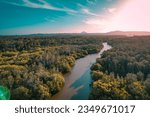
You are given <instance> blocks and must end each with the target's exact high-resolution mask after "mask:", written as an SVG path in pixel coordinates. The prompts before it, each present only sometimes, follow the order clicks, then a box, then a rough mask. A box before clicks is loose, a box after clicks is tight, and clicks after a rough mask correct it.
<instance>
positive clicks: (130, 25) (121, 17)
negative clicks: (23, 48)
mask: <svg viewBox="0 0 150 117" xmlns="http://www.w3.org/2000/svg"><path fill="white" fill-rule="evenodd" d="M149 5H150V1H149V0H102V1H100V0H80V1H79V2H76V1H74V0H72V1H67V0H63V1H61V0H57V1H53V0H32V1H31V0H20V1H19V2H18V0H14V1H13V2H12V1H11V0H1V1H0V14H1V15H0V34H1V35H5V34H31V33H80V32H82V31H86V32H88V33H97V32H109V31H114V30H122V31H150V22H149V21H150V7H149Z"/></svg>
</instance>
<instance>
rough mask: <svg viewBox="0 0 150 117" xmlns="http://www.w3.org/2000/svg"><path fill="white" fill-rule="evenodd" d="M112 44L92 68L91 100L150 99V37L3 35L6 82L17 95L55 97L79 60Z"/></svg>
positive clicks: (0, 74)
mask: <svg viewBox="0 0 150 117" xmlns="http://www.w3.org/2000/svg"><path fill="white" fill-rule="evenodd" d="M103 42H107V43H108V44H109V45H111V46H112V49H111V50H108V51H105V52H104V53H103V54H102V55H101V57H100V58H97V60H96V63H94V64H93V65H92V67H91V78H92V82H91V84H90V85H89V87H91V93H90V94H89V99H92V100H93V99H94V100H105V99H109V100H134V99H136V100H144V99H150V36H133V37H126V36H107V35H98V34H91V35H90V34H84V35H81V34H79V35H77V34H76V35H75V34H68V35H67V34H66V35H65V34H62V35H61V34H60V35H45V36H44V35H42V36H40V35H28V36H0V85H1V86H5V87H7V88H8V89H9V90H10V92H11V100H49V99H51V98H52V97H53V96H54V95H55V94H57V93H58V92H60V91H61V90H62V88H63V87H64V85H65V78H64V75H65V74H66V73H69V72H70V71H71V69H72V67H73V66H74V65H75V62H76V60H77V59H79V58H83V57H85V56H86V55H88V54H94V53H98V52H99V51H100V50H101V49H102V48H103V46H102V43H103Z"/></svg>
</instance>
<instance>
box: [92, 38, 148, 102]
mask: <svg viewBox="0 0 150 117" xmlns="http://www.w3.org/2000/svg"><path fill="white" fill-rule="evenodd" d="M108 43H109V44H110V45H111V46H112V49H111V50H109V51H105V52H104V53H103V54H102V56H101V58H97V60H96V63H95V64H93V65H92V67H91V76H92V80H93V82H92V91H91V93H90V97H89V98H90V99H94V100H105V99H110V100H112V99H113V100H117V99H118V100H120V99H124V100H144V99H150V37H149V36H139V37H137V36H134V37H123V38H120V39H119V38H118V39H115V40H114V39H109V40H108Z"/></svg>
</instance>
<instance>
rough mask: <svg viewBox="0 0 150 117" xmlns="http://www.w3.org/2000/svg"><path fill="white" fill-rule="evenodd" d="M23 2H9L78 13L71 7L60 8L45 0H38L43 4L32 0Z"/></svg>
mask: <svg viewBox="0 0 150 117" xmlns="http://www.w3.org/2000/svg"><path fill="white" fill-rule="evenodd" d="M22 1H23V4H18V3H13V2H7V3H9V4H12V5H16V6H23V7H29V8H40V9H48V10H55V11H63V12H68V13H77V11H75V10H72V9H69V8H65V7H64V8H59V7H55V6H52V5H51V4H49V3H48V2H46V1H45V0H38V1H39V2H40V3H41V4H39V3H36V2H31V1H30V0H22Z"/></svg>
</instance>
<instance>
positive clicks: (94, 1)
mask: <svg viewBox="0 0 150 117" xmlns="http://www.w3.org/2000/svg"><path fill="white" fill-rule="evenodd" d="M96 1H97V0H87V2H88V3H89V4H91V5H94V4H95V3H96Z"/></svg>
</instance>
